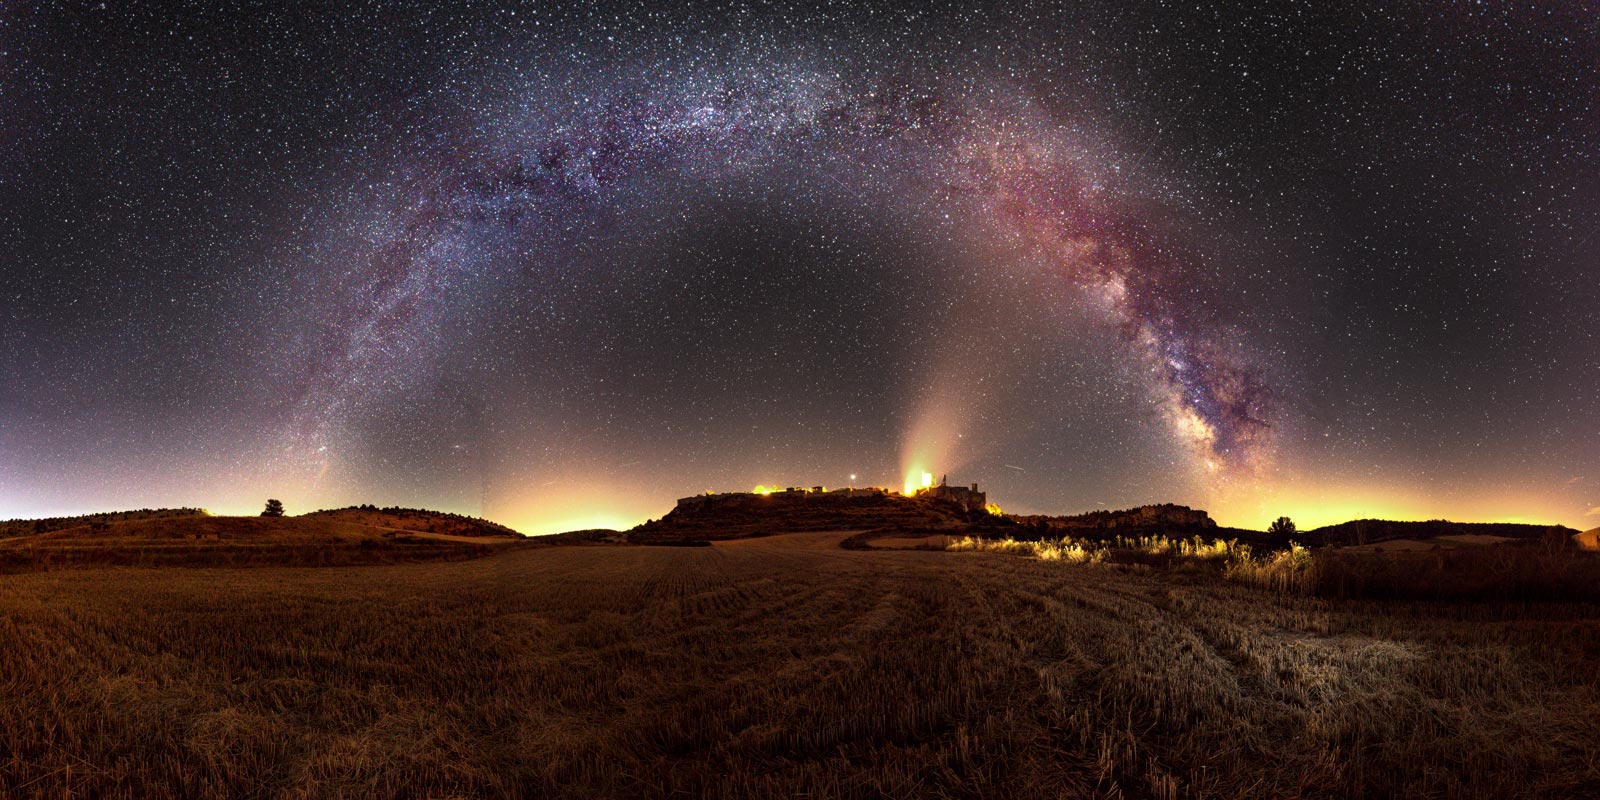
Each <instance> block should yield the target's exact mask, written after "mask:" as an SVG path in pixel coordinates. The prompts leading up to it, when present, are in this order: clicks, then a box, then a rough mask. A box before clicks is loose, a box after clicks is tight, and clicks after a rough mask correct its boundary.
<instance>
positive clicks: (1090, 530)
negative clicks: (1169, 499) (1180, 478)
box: [1011, 503, 1255, 538]
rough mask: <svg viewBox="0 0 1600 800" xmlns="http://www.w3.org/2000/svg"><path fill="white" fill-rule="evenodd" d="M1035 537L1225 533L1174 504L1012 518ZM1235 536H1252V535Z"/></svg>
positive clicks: (1197, 511) (1197, 513) (1198, 514)
mask: <svg viewBox="0 0 1600 800" xmlns="http://www.w3.org/2000/svg"><path fill="white" fill-rule="evenodd" d="M1011 519H1012V520H1014V521H1016V522H1017V524H1019V525H1021V526H1023V527H1024V528H1027V529H1028V533H1029V535H1037V536H1062V535H1068V536H1081V537H1090V538H1094V537H1098V536H1146V535H1151V534H1162V535H1167V536H1187V535H1191V534H1201V535H1204V536H1217V535H1220V534H1221V533H1223V532H1224V531H1225V530H1227V529H1222V528H1218V527H1217V523H1216V521H1214V520H1212V519H1211V515H1210V514H1207V513H1206V512H1204V511H1202V510H1200V509H1197V508H1190V507H1188V506H1180V505H1176V504H1173V503H1161V504H1158V505H1148V506H1139V507H1137V508H1129V509H1122V510H1117V511H1111V510H1099V511H1090V512H1089V513H1087V514H1070V515H1062V516H1054V515H1049V514H1033V515H1026V516H1024V515H1016V516H1012V517H1011ZM1236 533H1245V534H1254V533H1255V532H1253V531H1237V532H1236Z"/></svg>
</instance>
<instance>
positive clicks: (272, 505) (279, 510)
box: [261, 500, 283, 517]
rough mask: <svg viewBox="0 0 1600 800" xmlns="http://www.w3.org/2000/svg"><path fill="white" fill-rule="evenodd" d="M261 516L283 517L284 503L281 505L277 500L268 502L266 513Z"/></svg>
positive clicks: (263, 512)
mask: <svg viewBox="0 0 1600 800" xmlns="http://www.w3.org/2000/svg"><path fill="white" fill-rule="evenodd" d="M261 516H263V517H281V516H283V503H280V502H278V501H277V500H268V501H267V508H266V510H265V511H262V512H261Z"/></svg>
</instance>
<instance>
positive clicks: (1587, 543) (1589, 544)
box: [1572, 528, 1600, 550]
mask: <svg viewBox="0 0 1600 800" xmlns="http://www.w3.org/2000/svg"><path fill="white" fill-rule="evenodd" d="M1572 541H1573V542H1574V543H1575V544H1577V546H1578V549H1579V550H1600V528H1594V529H1592V530H1587V531H1584V532H1583V533H1579V534H1576V535H1574V536H1573V537H1572Z"/></svg>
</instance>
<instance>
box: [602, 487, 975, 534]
mask: <svg viewBox="0 0 1600 800" xmlns="http://www.w3.org/2000/svg"><path fill="white" fill-rule="evenodd" d="M980 518H990V515H989V514H987V513H985V512H982V511H978V512H969V511H967V510H965V509H962V508H961V507H959V506H957V505H955V504H952V503H948V502H944V501H941V500H935V499H930V498H925V497H906V496H904V495H900V494H894V493H890V492H885V491H881V490H849V489H841V490H838V491H833V492H815V491H794V492H778V493H775V494H744V493H738V494H720V495H715V494H714V495H697V496H695V497H686V498H683V499H682V500H679V501H678V505H677V507H675V508H673V509H672V511H670V512H668V513H667V515H666V516H664V517H662V518H661V519H660V520H652V521H650V522H646V523H644V524H643V525H640V526H638V527H636V528H633V529H632V530H630V531H628V541H629V542H632V543H635V544H672V543H680V542H686V541H714V540H724V539H745V538H750V537H755V536H769V535H772V534H775V533H797V532H803V531H845V530H868V529H885V528H894V529H956V528H962V527H965V526H967V525H969V524H971V523H972V522H975V521H983V520H982V519H980Z"/></svg>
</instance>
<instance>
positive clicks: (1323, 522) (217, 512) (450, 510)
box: [0, 482, 1600, 536]
mask: <svg viewBox="0 0 1600 800" xmlns="http://www.w3.org/2000/svg"><path fill="white" fill-rule="evenodd" d="M791 485H793V486H795V487H796V488H810V487H812V486H818V485H822V486H827V485H826V484H806V485H805V486H804V487H801V486H800V485H798V484H791ZM963 485H964V484H963ZM868 487H876V488H885V489H889V490H890V491H891V492H894V493H897V494H902V492H901V490H900V489H896V488H894V487H893V486H885V485H883V484H866V483H862V484H858V485H857V487H856V488H868ZM828 488H830V489H832V488H845V487H844V486H829V487H828ZM979 488H980V489H984V490H985V491H987V489H986V488H985V487H984V485H983V484H982V483H981V482H980V483H979ZM708 491H713V492H716V493H717V494H735V493H749V492H753V491H754V487H751V488H748V489H712V490H708ZM704 493H705V492H704V491H702V492H700V493H699V494H704ZM269 496H270V497H273V498H274V499H278V500H283V497H278V496H275V495H264V496H263V497H262V498H261V500H260V501H259V502H258V503H256V504H255V507H254V510H247V509H245V508H243V506H241V505H238V504H233V505H218V506H211V505H204V504H201V505H193V504H177V505H172V504H159V505H149V504H144V505H133V506H127V507H121V508H100V509H97V510H92V511H82V510H78V511H69V512H65V513H37V514H29V515H26V516H4V517H0V521H17V520H30V519H50V518H70V517H81V516H90V515H94V514H114V513H119V512H126V511H138V510H144V509H149V510H176V509H184V508H191V509H196V510H200V511H205V512H207V513H209V514H212V515H213V516H219V517H249V516H259V515H260V512H261V509H262V508H263V507H264V505H265V503H266V500H267V497H269ZM692 496H694V495H682V496H680V498H673V499H672V501H671V502H672V503H676V501H677V500H678V499H681V497H692ZM996 502H998V500H996ZM315 505H316V507H315V508H312V507H310V506H307V507H304V508H297V506H296V504H295V503H293V502H290V501H287V500H285V501H284V506H285V509H286V512H287V516H291V517H294V516H300V515H303V514H311V513H316V512H318V511H333V510H338V509H342V508H351V507H359V506H365V505H371V506H376V507H377V508H380V509H382V508H411V509H417V510H424V511H435V512H441V513H447V514H461V515H464V516H470V517H477V518H480V519H485V520H488V521H490V522H494V523H497V524H500V525H505V526H506V527H508V528H511V529H513V530H516V531H517V532H519V533H523V534H525V535H527V536H551V535H555V534H559V533H566V532H569V531H578V530H599V529H609V530H628V529H630V528H633V527H636V526H638V525H640V524H643V523H644V522H645V521H647V520H649V519H660V518H661V517H662V516H664V515H665V514H666V513H667V512H669V511H671V510H672V505H664V506H663V510H662V511H661V512H660V513H659V514H654V515H650V516H643V517H639V518H637V520H635V521H633V522H630V523H622V524H611V525H583V524H580V525H577V526H576V527H565V526H561V525H560V524H559V523H557V524H556V526H554V527H551V526H548V525H547V526H546V527H545V528H543V529H538V530H535V529H530V528H525V527H522V526H519V525H517V524H514V523H513V522H509V521H507V520H505V519H497V518H495V517H493V516H489V515H486V514H483V513H479V512H477V511H474V510H471V509H463V508H461V507H449V506H430V505H418V504H412V503H393V502H374V501H370V500H364V501H353V502H345V503H335V504H332V505H328V504H315ZM999 505H1000V506H1001V508H1002V509H1003V510H1004V512H1005V513H1006V514H1011V515H1015V516H1052V517H1070V516H1077V515H1082V514H1088V513H1092V512H1094V511H1124V510H1130V509H1134V508H1140V507H1144V506H1161V505H1178V506H1187V507H1189V508H1192V509H1195V510H1198V511H1205V512H1206V513H1207V514H1208V515H1209V516H1210V517H1211V519H1212V520H1213V521H1214V522H1216V523H1217V525H1218V526H1219V527H1223V528H1233V529H1239V530H1251V531H1264V530H1266V529H1267V525H1266V524H1262V525H1260V526H1259V527H1255V526H1250V525H1237V524H1232V523H1231V522H1229V521H1225V520H1222V519H1218V518H1217V515H1216V514H1215V513H1213V512H1211V510H1210V509H1207V508H1205V507H1204V506H1196V505H1194V504H1192V503H1183V502H1178V501H1169V500H1156V501H1149V502H1142V503H1141V502H1136V503H1132V504H1126V505H1116V506H1108V505H1104V504H1102V505H1097V506H1095V507H1094V508H1088V509H1084V510H1080V511H1071V510H1068V511H1036V510H1028V511H1013V510H1012V509H1010V508H1006V507H1005V504H1004V503H999ZM1276 516H1287V517H1289V518H1290V519H1292V520H1293V521H1294V522H1295V524H1296V526H1297V527H1299V528H1300V529H1301V530H1314V529H1317V528H1322V527H1328V526H1331V525H1338V524H1342V523H1345V522H1357V521H1361V520H1381V521H1384V522H1433V521H1441V520H1442V521H1447V522H1454V523H1463V524H1487V525H1493V524H1512V525H1551V526H1561V527H1565V528H1570V529H1572V530H1576V531H1579V532H1585V531H1589V530H1593V529H1596V528H1600V515H1596V518H1595V519H1592V520H1590V521H1589V522H1588V523H1587V524H1584V523H1582V522H1580V523H1579V524H1576V525H1574V524H1572V523H1570V522H1567V521H1561V520H1543V519H1538V518H1529V517H1515V516H1512V517H1499V518H1494V519H1477V518H1458V517H1451V516H1414V515H1413V516H1380V515H1358V516H1337V515H1336V516H1337V518H1335V517H1325V516H1311V515H1305V514H1302V515H1300V516H1296V515H1295V514H1292V513H1285V514H1279V515H1276ZM1276 516H1274V517H1273V518H1276ZM607 518H608V517H607V515H606V514H605V512H603V511H601V512H596V514H595V515H594V516H592V517H589V519H594V520H604V519H607ZM578 519H583V518H582V517H579V518H578ZM1306 520H1309V521H1306ZM1328 520H1331V521H1328ZM1270 521H1271V520H1270V519H1269V520H1267V522H1268V523H1270Z"/></svg>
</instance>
